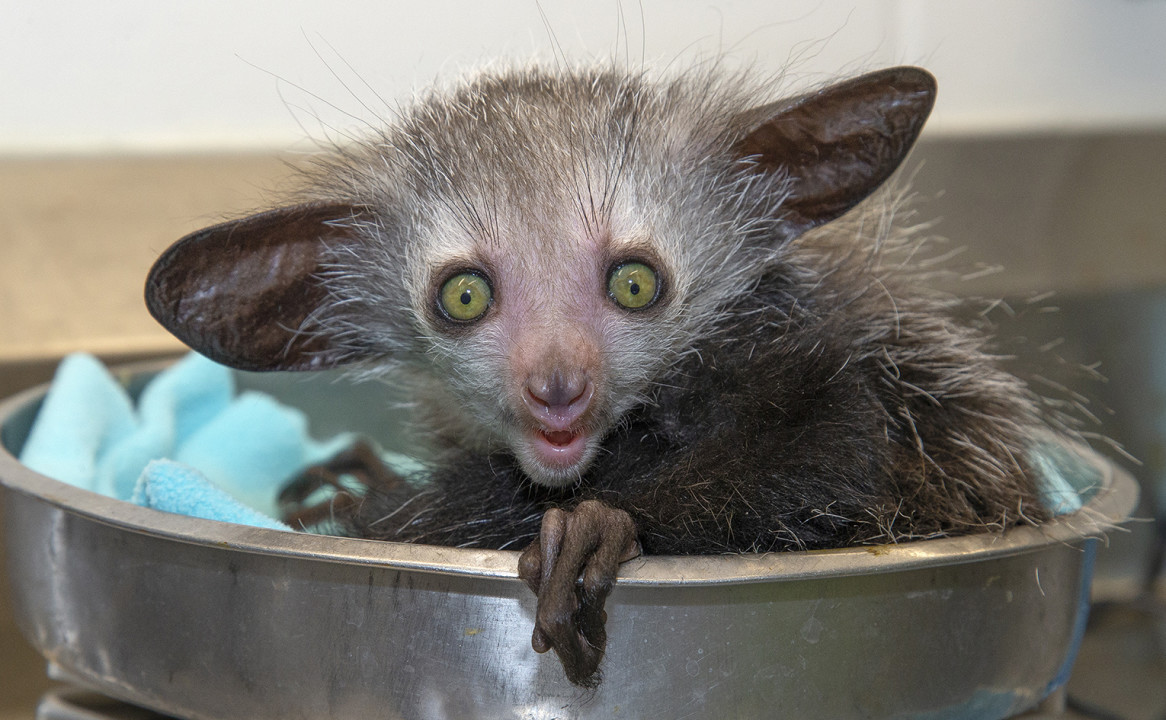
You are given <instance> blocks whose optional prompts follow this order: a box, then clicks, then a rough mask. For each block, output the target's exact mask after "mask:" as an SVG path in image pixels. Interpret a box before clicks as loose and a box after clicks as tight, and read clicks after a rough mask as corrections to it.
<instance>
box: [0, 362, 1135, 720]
mask: <svg viewBox="0 0 1166 720" xmlns="http://www.w3.org/2000/svg"><path fill="white" fill-rule="evenodd" d="M147 375H148V373H137V374H132V375H130V376H128V377H127V382H129V383H130V384H131V385H133V384H140V382H141V381H142V379H143V378H144V377H146V376H147ZM243 382H244V384H247V383H260V384H262V385H263V386H264V389H265V390H267V391H269V392H273V393H274V394H276V395H277V396H278V397H280V399H282V400H284V401H285V402H289V403H291V404H300V405H304V406H310V407H311V411H312V412H313V416H314V417H319V418H321V419H320V423H319V425H321V426H324V427H327V426H329V425H340V424H347V425H349V426H350V427H351V426H352V424H353V423H356V424H357V425H358V426H359V425H360V423H362V422H364V421H363V420H362V418H373V417H376V416H377V413H378V412H381V411H382V409H383V407H384V406H383V404H382V402H383V400H382V399H380V398H377V397H376V395H375V393H370V392H369V391H368V389H367V388H357V387H354V386H350V385H346V384H343V383H337V382H335V381H334V380H333V379H331V378H316V379H314V380H308V381H304V380H301V379H300V378H298V377H296V378H288V377H283V376H267V377H264V378H260V379H253V378H244V379H243ZM43 393H44V389H43V388H41V389H38V390H34V391H30V392H28V393H24V394H22V395H19V396H16V397H14V398H12V399H11V400H9V401H8V402H6V403H4V404H3V405H0V433H2V435H0V439H2V441H3V443H2V444H3V449H2V450H0V485H2V487H3V493H2V494H3V500H4V502H3V509H4V513H5V515H4V527H5V528H6V531H7V538H6V544H7V549H8V558H7V565H8V572H9V573H10V574H11V580H12V585H13V588H14V594H15V597H14V605H15V609H16V613H17V619H18V622H19V624H20V625H21V627H22V629H23V631H24V633H25V634H26V636H27V637H28V639H29V640H30V641H31V642H32V644H33V645H34V646H35V647H37V648H38V649H39V650H40V651H41V652H42V653H43V654H44V656H45V657H46V658H48V659H49V660H50V661H52V662H53V663H55V664H56V665H57V666H59V667H60V668H62V669H64V670H65V671H66V672H68V673H70V674H72V675H73V676H75V677H77V678H80V679H81V680H83V681H84V682H86V683H88V684H90V685H92V686H93V687H95V688H96V689H99V690H101V691H103V692H105V693H108V694H109V695H111V696H114V697H117V698H121V699H124V700H127V701H130V702H133V703H137V704H139V705H143V706H146V707H149V708H152V709H155V710H158V711H161V712H164V713H168V714H172V715H175V716H179V717H184V718H192V719H193V718H207V719H210V718H216V719H224V718H248V719H250V720H262V719H264V718H272V719H275V718H279V719H280V720H286V719H287V718H301V717H302V718H312V719H313V720H319V719H321V718H459V717H466V718H566V717H578V718H589V717H605V718H606V717H627V718H669V719H672V718H682V717H685V718H687V717H693V718H699V717H709V718H770V717H790V718H830V719H832V720H838V719H841V718H920V719H922V718H941V717H942V718H963V717H966V718H976V719H977V720H991V719H992V718H1003V717H1008V716H1010V715H1012V714H1014V713H1016V712H1018V711H1020V710H1023V709H1026V708H1028V707H1031V706H1033V705H1035V704H1036V703H1037V702H1039V700H1040V699H1041V698H1042V697H1044V696H1045V695H1046V694H1047V693H1048V692H1049V691H1050V690H1052V689H1055V688H1056V687H1058V686H1059V685H1060V684H1061V683H1063V682H1064V681H1065V679H1066V678H1067V674H1068V671H1069V669H1070V667H1071V664H1072V659H1073V655H1074V653H1075V651H1076V647H1077V643H1078V642H1079V640H1080V636H1081V633H1082V631H1083V628H1084V620H1085V615H1086V613H1087V607H1088V591H1089V581H1090V572H1091V568H1092V557H1093V551H1094V548H1095V546H1096V543H1097V538H1098V537H1100V535H1101V533H1102V532H1103V531H1104V530H1105V529H1106V528H1107V527H1109V526H1111V525H1113V524H1115V523H1118V522H1120V521H1122V520H1124V519H1125V518H1126V517H1127V515H1128V514H1129V512H1130V510H1131V508H1132V507H1133V505H1134V503H1135V501H1136V498H1137V488H1136V485H1135V484H1134V482H1133V480H1132V479H1130V477H1129V476H1128V475H1127V474H1126V473H1124V472H1122V471H1120V470H1118V469H1116V468H1115V467H1113V466H1112V465H1110V464H1109V463H1108V462H1106V461H1105V460H1103V459H1101V458H1100V457H1098V456H1096V455H1092V454H1088V455H1087V461H1088V464H1089V468H1090V469H1089V470H1088V474H1091V475H1092V474H1094V473H1095V477H1096V479H1097V480H1098V481H1099V485H1100V489H1099V490H1098V491H1097V492H1096V493H1094V494H1093V495H1092V497H1091V498H1090V499H1089V501H1088V503H1087V505H1086V507H1085V509H1084V510H1082V511H1080V512H1078V513H1076V514H1074V515H1071V516H1067V517H1063V518H1060V519H1058V520H1056V521H1054V522H1052V523H1050V524H1048V525H1047V526H1045V527H1043V528H1041V529H1039V530H1037V529H1031V528H1021V529H1016V530H1013V531H1011V532H1008V533H1006V534H1004V535H979V536H971V537H960V538H949V539H943V540H931V541H925V542H915V543H907V544H902V545H898V546H887V547H873V548H855V549H846V550H836V551H817V552H808V553H781V554H769V555H740V556H708V557H688V558H672V557H652V558H644V559H638V560H635V561H632V562H630V563H627V564H626V565H625V566H624V568H623V569H622V571H621V576H620V580H619V582H618V584H617V586H616V588H615V590H614V592H613V593H612V595H611V597H610V599H609V601H608V628H609V640H608V649H607V657H606V659H605V660H604V665H603V674H604V681H603V684H602V685H601V686H600V687H599V689H598V690H596V691H582V690H580V689H578V688H576V687H574V686H572V685H570V684H569V683H567V682H566V680H565V679H564V678H563V674H562V670H561V668H560V667H559V664H558V661H557V660H556V659H555V658H554V657H553V656H551V655H546V656H543V655H537V654H535V653H534V652H533V651H532V650H531V647H530V633H531V628H532V624H533V613H534V607H535V603H534V598H533V596H532V595H531V594H530V593H529V592H528V591H527V590H526V589H525V587H524V586H523V585H522V584H521V582H520V581H519V580H518V579H517V577H516V572H515V571H516V564H517V557H518V556H517V553H513V552H502V551H477V550H459V549H451V548H442V547H431V546H421V545H402V544H396V543H378V542H372V541H364V540H352V539H345V538H333V537H319V536H312V535H305V534H297V533H287V532H278V531H274V530H265V529H260V528H252V527H244V526H240V525H231V524H227V523H218V522H212V521H207V520H199V519H195V518H190V517H184V516H177V515H170V514H166V513H162V512H157V511H154V510H149V509H145V508H140V507H136V506H134V505H130V504H127V503H123V502H118V501H115V500H111V499H108V498H105V497H101V496H98V495H95V494H92V493H89V492H86V491H83V490H80V489H77V488H74V487H72V486H69V485H66V484H63V483H60V482H57V481H55V480H52V479H50V478H47V477H44V476H41V475H38V474H37V473H34V472H33V471H31V470H29V469H28V468H25V467H23V466H22V465H20V463H19V462H18V461H17V460H16V459H15V457H14V455H15V454H16V451H17V450H18V449H19V448H20V447H21V445H22V443H23V442H24V439H25V437H26V436H27V433H28V429H29V427H30V424H31V422H32V420H33V418H34V416H35V413H36V411H37V408H38V406H39V402H40V400H41V398H42V396H43ZM369 422H371V420H370V421H369Z"/></svg>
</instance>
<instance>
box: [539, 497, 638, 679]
mask: <svg viewBox="0 0 1166 720" xmlns="http://www.w3.org/2000/svg"><path fill="white" fill-rule="evenodd" d="M639 554H640V546H639V543H638V542H637V541H636V530H635V523H634V522H633V521H632V518H631V516H630V515H628V514H627V513H626V512H624V511H623V510H616V509H614V508H612V507H609V506H607V505H604V504H603V503H601V502H598V501H596V500H586V501H584V502H581V503H579V505H578V506H577V507H576V508H575V509H574V510H571V511H565V510H559V509H557V508H556V509H551V510H548V511H547V513H546V514H545V515H543V522H542V529H541V531H540V533H539V539H538V540H535V541H534V542H533V543H531V544H530V545H529V546H528V547H527V548H526V549H525V550H524V551H523V553H522V556H521V558H520V559H519V563H518V575H519V577H521V578H522V580H523V581H524V582H525V583H526V585H527V587H529V588H530V589H531V591H532V592H534V593H535V594H536V595H538V610H537V611H536V614H535V627H534V632H533V633H532V635H531V645H532V647H533V648H534V649H535V651H536V652H540V653H542V652H546V651H547V650H550V649H552V648H553V649H554V651H555V653H556V654H557V655H558V656H559V660H560V662H562V664H563V670H564V671H566V674H567V678H568V679H569V680H570V681H571V682H573V683H575V684H576V685H582V686H584V687H594V686H595V685H598V684H599V676H598V673H597V672H596V671H597V670H598V668H599V662H600V660H602V659H603V652H604V648H605V647H606V646H607V630H606V628H605V627H604V624H605V623H606V621H607V613H606V612H604V610H603V605H604V603H605V601H606V600H607V596H608V594H609V593H610V592H611V588H612V585H613V584H614V583H615V577H616V574H617V572H618V571H619V565H620V563H622V562H626V561H627V560H630V559H632V558H634V557H636V556H637V555H639Z"/></svg>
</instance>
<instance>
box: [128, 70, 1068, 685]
mask: <svg viewBox="0 0 1166 720" xmlns="http://www.w3.org/2000/svg"><path fill="white" fill-rule="evenodd" d="M934 97H935V81H934V79H933V78H932V77H931V75H929V74H928V73H926V72H925V71H923V70H919V69H916V68H910V67H898V68H891V69H887V70H881V71H878V72H872V73H870V74H867V75H862V76H860V77H857V78H854V79H850V80H846V81H843V82H839V83H836V84H833V85H829V86H825V87H821V88H819V89H817V90H813V91H810V92H806V93H805V94H800V95H796V96H794V97H788V98H785V99H780V98H775V97H774V95H773V94H772V89H771V88H770V87H769V85H768V84H767V83H756V82H753V81H752V80H751V79H750V78H749V77H748V76H746V75H744V74H731V73H725V72H722V71H719V70H717V69H715V68H713V69H707V68H706V69H699V70H696V71H691V72H689V73H687V74H683V75H680V76H678V77H675V78H673V79H664V80H661V79H652V78H649V77H647V76H645V75H642V74H638V73H628V72H625V71H620V70H615V69H612V68H583V69H574V70H564V69H554V70H548V69H540V68H523V69H516V70H510V71H501V72H496V73H488V74H484V75H481V76H478V77H475V78H472V79H470V80H469V81H468V82H465V83H464V84H462V85H459V86H456V87H454V88H452V89H448V90H444V91H435V92H433V93H432V94H430V95H427V96H425V97H423V98H422V99H420V100H419V101H418V102H417V103H416V104H415V105H414V106H413V107H412V108H411V109H409V110H407V111H404V112H403V113H402V114H401V115H400V117H399V118H397V119H396V121H395V122H393V123H392V124H391V125H389V126H387V127H385V128H384V129H382V130H379V131H378V132H375V133H373V134H372V135H371V136H370V137H368V138H367V139H366V140H365V141H364V142H362V143H358V144H355V145H351V146H345V147H340V148H337V149H336V150H335V151H334V152H332V153H331V154H330V155H329V156H326V157H323V158H322V159H320V160H319V161H318V163H317V164H316V166H315V169H314V170H311V171H308V173H307V177H306V182H305V188H304V189H303V190H302V192H301V193H300V194H299V195H298V196H297V197H295V198H294V199H293V201H291V202H290V204H288V205H286V206H285V207H280V208H277V209H274V210H269V211H267V212H263V213H260V214H258V215H254V216H252V217H247V218H243V219H240V220H235V221H232V222H227V223H224V224H221V225H217V226H215V227H211V228H208V229H205V230H202V231H200V232H197V233H194V234H192V235H190V236H188V237H186V238H184V239H182V240H180V241H179V242H178V243H176V244H175V245H174V246H173V247H171V248H170V249H169V250H168V251H167V252H166V253H165V254H164V255H163V256H162V257H161V259H159V260H158V262H157V264H156V265H155V267H154V269H153V271H152V272H151V275H150V278H149V281H148V285H147V291H146V292H147V300H148V303H149V307H150V310H151V312H152V313H153V314H154V316H155V317H156V318H158V320H159V321H161V322H162V324H164V325H165V326H166V327H167V328H169V329H170V330H171V331H173V332H174V333H175V334H176V335H177V336H178V337H179V338H181V339H182V340H184V341H185V342H186V343H187V344H189V345H190V346H191V347H193V348H194V349H196V350H198V351H199V352H201V353H203V354H205V355H207V356H209V357H211V358H213V359H215V360H217V361H220V362H222V363H225V364H227V365H231V366H234V367H237V368H242V369H247V370H316V369H324V368H332V367H336V366H341V365H351V366H353V367H354V368H356V369H357V370H358V371H361V372H366V373H367V372H383V373H392V374H394V376H395V377H396V378H397V379H398V380H402V381H403V382H407V383H408V387H409V388H410V391H411V393H412V400H413V401H414V402H415V406H416V410H417V412H416V415H417V418H416V419H417V422H418V423H424V424H426V425H427V427H428V428H429V434H428V436H429V437H431V438H432V441H433V442H432V444H433V446H434V448H433V454H432V457H431V458H430V464H429V470H428V471H427V473H426V476H425V477H424V478H421V479H420V480H421V481H420V482H419V481H418V479H417V478H410V479H403V478H396V477H395V476H393V475H392V474H391V473H387V471H384V470H378V471H376V472H372V473H371V474H372V475H373V476H379V477H380V480H379V481H378V482H376V483H375V487H371V488H370V489H369V492H368V493H367V494H366V495H365V496H364V497H363V498H362V499H361V500H360V501H359V502H355V503H353V504H352V505H351V507H350V508H349V509H347V510H345V511H344V512H342V513H338V515H337V516H336V517H335V518H333V521H334V522H336V523H338V524H339V525H340V526H342V527H344V528H346V530H347V531H348V532H351V533H354V534H357V535H360V536H364V537H372V538H379V539H383V540H396V541H405V542H422V543H432V544H443V545H457V546H471V547H482V548H516V549H518V548H525V549H524V550H523V552H522V555H521V558H520V560H519V573H520V575H521V577H522V578H523V580H525V582H526V583H527V584H528V585H529V586H530V588H531V589H532V590H533V591H534V592H535V593H536V594H537V595H538V610H537V615H536V625H535V629H534V637H533V644H534V648H535V649H536V650H538V651H540V652H543V651H546V650H547V649H550V648H554V649H555V650H556V652H557V653H558V655H559V657H560V659H561V660H562V663H563V666H564V668H565V670H566V672H567V676H568V677H569V678H570V679H571V680H572V681H573V682H575V683H579V684H583V685H593V684H594V683H596V682H598V673H597V668H598V665H599V661H600V659H601V657H602V654H603V649H604V645H605V643H606V636H605V632H604V618H605V616H604V611H603V604H604V600H605V598H606V596H607V594H608V593H609V591H610V589H611V586H612V583H613V581H614V579H615V577H616V574H617V569H618V566H619V564H620V562H621V561H625V560H627V559H629V558H631V557H634V556H635V555H637V554H638V553H640V552H643V553H649V554H693V553H725V552H767V551H774V550H793V549H813V548H826V547H838V546H844V545H850V544H856V543H883V542H894V541H899V540H904V539H912V538H927V537H933V536H939V535H944V534H953V533H962V532H970V531H976V530H983V529H1001V528H1006V527H1008V526H1011V525H1014V524H1016V523H1035V522H1039V521H1040V520H1042V519H1044V518H1045V517H1046V516H1047V512H1046V511H1045V510H1044V509H1043V508H1042V507H1041V506H1040V504H1039V503H1038V500H1037V493H1036V491H1035V479H1034V477H1033V472H1032V469H1031V468H1030V466H1029V463H1028V462H1027V461H1026V452H1027V448H1028V445H1029V444H1030V443H1031V440H1032V437H1033V436H1034V435H1035V434H1036V433H1037V432H1039V429H1040V428H1041V427H1042V421H1041V419H1040V415H1039V412H1038V411H1037V409H1036V403H1035V401H1034V399H1033V396H1032V394H1031V393H1030V392H1029V391H1028V390H1027V389H1026V387H1025V385H1024V383H1022V382H1021V381H1020V380H1018V379H1016V378H1015V377H1013V376H1012V375H1010V374H1008V373H1006V372H1005V371H1003V370H1002V369H1001V368H1000V366H999V359H998V358H997V357H995V356H993V355H992V354H990V352H989V351H988V350H987V349H986V337H985V336H984V334H983V333H982V332H981V331H980V330H977V329H975V328H971V327H967V326H965V325H962V324H960V323H958V322H956V321H954V320H953V319H951V317H950V316H949V313H948V310H949V309H950V306H951V305H952V302H951V301H950V300H949V299H946V298H944V297H940V296H939V295H937V294H935V293H933V292H930V291H926V290H923V289H921V288H919V287H915V286H913V285H912V283H911V281H910V278H909V275H910V272H909V270H908V269H906V268H905V267H904V266H903V265H902V262H903V261H904V260H905V258H906V256H907V255H908V254H909V253H907V252H904V246H903V245H902V243H901V242H900V241H897V240H896V239H895V238H896V237H898V236H897V235H895V233H893V232H891V231H890V230H888V228H887V225H888V222H887V221H888V218H889V215H890V210H889V209H888V202H886V201H884V202H882V203H881V204H880V203H878V202H875V201H872V202H870V203H865V204H864V208H868V210H867V211H866V212H863V209H861V208H860V209H859V210H856V212H855V213H851V214H850V215H849V216H847V217H846V218H844V219H842V220H840V221H838V222H834V221H835V220H837V219H838V218H840V217H841V216H843V215H844V214H845V213H847V211H848V210H850V209H851V208H854V207H855V206H856V205H857V204H858V203H859V202H860V201H862V200H863V199H864V198H866V197H867V196H869V195H870V194H871V193H872V192H874V191H875V190H876V189H878V188H879V187H880V186H881V185H882V184H883V183H884V181H886V180H887V179H888V177H890V176H891V174H892V173H893V172H894V171H895V169H896V168H897V167H898V166H899V164H900V162H901V161H902V160H903V158H904V156H905V155H906V154H907V152H908V151H909V150H910V148H911V146H912V145H913V143H914V142H915V140H916V137H917V136H918V134H919V132H920V130H921V128H922V127H923V124H924V121H925V120H926V118H927V115H928V113H929V112H930V110H931V106H932V103H933V101H934ZM872 206H873V209H871V208H872ZM359 454H360V453H355V455H359ZM366 454H367V453H366ZM357 460H360V458H359V457H351V456H350V457H343V458H338V460H337V462H336V463H335V464H334V466H333V469H336V470H344V469H346V467H347V466H346V463H350V464H351V463H352V462H354V461H357ZM371 462H372V463H373V464H375V461H371ZM359 464H360V463H359V462H357V465H359ZM348 469H351V468H348ZM358 472H361V471H359V470H358ZM365 475H367V473H365Z"/></svg>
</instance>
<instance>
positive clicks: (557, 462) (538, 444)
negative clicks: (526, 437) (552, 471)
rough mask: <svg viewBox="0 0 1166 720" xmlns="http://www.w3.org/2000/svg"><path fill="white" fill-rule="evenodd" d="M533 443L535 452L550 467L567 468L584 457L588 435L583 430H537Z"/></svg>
mask: <svg viewBox="0 0 1166 720" xmlns="http://www.w3.org/2000/svg"><path fill="white" fill-rule="evenodd" d="M532 440H533V441H534V442H533V443H532V445H533V448H532V449H533V450H534V451H535V454H536V455H538V457H539V459H540V460H541V461H542V463H543V464H544V465H546V466H548V467H553V468H558V469H566V468H569V467H571V466H572V465H575V464H576V463H578V462H579V461H580V460H581V459H582V458H583V451H584V450H585V449H586V447H587V435H586V433H583V432H575V433H568V432H546V431H543V430H536V431H534V433H533V437H532Z"/></svg>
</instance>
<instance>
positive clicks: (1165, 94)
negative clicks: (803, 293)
mask: <svg viewBox="0 0 1166 720" xmlns="http://www.w3.org/2000/svg"><path fill="white" fill-rule="evenodd" d="M540 6H541V10H540ZM335 8H343V10H342V11H341V10H337V9H335ZM544 15H545V19H544ZM548 27H549V28H550V31H548ZM551 31H553V34H554V36H555V38H556V40H557V44H558V45H559V46H561V47H562V49H563V51H564V52H565V53H566V54H567V55H568V56H569V57H572V58H581V57H582V58H586V57H603V58H607V57H611V56H612V55H613V54H614V55H617V56H619V57H626V58H629V62H631V63H633V64H638V63H639V62H640V61H641V59H643V58H646V59H647V61H648V62H650V63H653V64H664V63H667V62H669V61H671V60H675V59H677V58H680V59H679V60H677V62H680V63H683V62H692V60H693V59H694V58H698V57H707V56H710V55H715V54H718V53H720V52H722V51H727V52H729V53H730V54H731V55H732V56H733V57H734V58H736V59H739V60H740V61H741V62H755V63H756V64H757V65H758V66H760V67H762V68H765V69H768V70H774V71H776V70H778V69H780V68H782V67H785V66H787V65H788V64H790V63H791V62H792V63H793V69H794V71H795V76H796V77H797V78H799V79H800V80H801V81H803V82H808V81H813V80H821V79H822V78H823V77H824V76H826V75H832V74H835V73H838V72H840V71H847V70H851V71H853V70H855V69H859V68H863V67H872V66H880V65H885V64H890V63H896V62H909V63H916V64H921V65H924V66H927V67H928V68H930V69H932V70H933V71H934V72H935V73H936V74H937V75H938V76H939V79H940V88H941V97H940V104H939V106H938V108H937V111H936V115H935V117H934V120H933V123H932V125H931V129H930V132H931V133H939V132H981V131H985V132H1006V131H1015V130H1027V129H1048V128H1058V127H1076V128H1081V127H1085V128H1089V127H1096V126H1113V125H1121V126H1131V125H1132V126H1161V125H1166V2H1162V1H1161V0H1142V1H1141V2H1134V1H1131V0H958V1H956V0H950V1H947V2H928V1H927V0H867V1H862V0H853V1H852V2H842V1H841V0H837V1H835V0H817V1H807V0H784V1H782V0H599V1H597V2H579V1H578V0H542V2H541V3H536V0H423V1H418V0H412V1H411V2H408V3H406V2H397V1H394V0H348V1H345V0H327V1H321V2H311V1H309V0H299V1H288V0H257V1H254V2H245V1H243V0H173V1H171V2H157V1H156V0H103V1H102V2H99V3H98V2H91V1H90V0H39V1H38V2H36V3H32V2H29V3H18V2H15V1H12V2H8V3H7V7H6V8H4V9H2V10H0V153H43V152H74V151H84V152H108V151H125V150H131V151H157V150H205V149H226V148H262V149H267V148H272V147H275V148H283V147H290V146H293V144H294V143H296V141H297V139H299V138H303V137H304V135H305V134H306V133H308V134H312V135H316V136H319V135H321V134H323V133H324V132H325V131H323V130H322V129H321V125H323V126H328V127H332V128H339V129H341V130H344V129H350V128H352V127H354V126H357V125H359V122H358V121H357V120H354V119H353V118H351V117H348V116H347V115H346V114H345V113H352V114H353V115H355V116H357V117H358V118H359V119H360V120H362V121H368V120H371V119H373V118H374V117H375V115H376V114H382V115H383V114H384V111H383V108H384V105H383V104H380V103H381V101H380V100H378V98H377V94H379V95H380V96H382V97H384V98H387V99H389V101H390V102H393V101H400V100H406V99H407V98H408V96H409V94H410V92H411V91H412V90H413V89H415V88H418V87H422V86H424V85H427V84H429V83H430V82H431V81H432V80H433V79H434V78H437V77H447V76H450V75H453V74H456V73H457V72H458V71H459V70H462V69H465V68H466V67H472V66H474V65H477V64H480V63H482V62H483V61H485V60H487V59H490V58H496V57H509V58H528V57H530V56H532V55H535V54H538V55H541V56H543V57H547V56H549V55H550V53H551V48H552V41H551V40H550V32H551ZM333 73H335V75H333ZM365 83H367V86H366V85H365ZM346 86H347V87H346ZM370 88H375V93H374V91H373V90H372V89H370ZM362 104H367V105H369V106H370V107H372V108H373V109H372V110H371V111H370V110H368V109H365V108H364V107H362ZM333 106H334V107H333ZM297 123H302V124H303V125H304V127H303V128H301V127H299V125H298V124H297Z"/></svg>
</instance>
